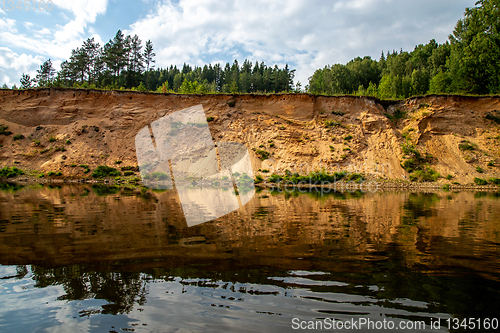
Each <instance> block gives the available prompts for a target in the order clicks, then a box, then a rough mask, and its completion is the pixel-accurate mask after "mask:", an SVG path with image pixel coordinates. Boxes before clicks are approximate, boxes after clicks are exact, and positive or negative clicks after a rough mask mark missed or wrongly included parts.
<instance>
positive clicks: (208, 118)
mask: <svg viewBox="0 0 500 333" xmlns="http://www.w3.org/2000/svg"><path fill="white" fill-rule="evenodd" d="M214 119H215V118H214V117H207V122H211V121H214Z"/></svg>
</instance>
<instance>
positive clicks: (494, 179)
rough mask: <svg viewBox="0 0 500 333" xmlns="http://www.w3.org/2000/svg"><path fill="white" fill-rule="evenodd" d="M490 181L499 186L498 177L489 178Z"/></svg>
mask: <svg viewBox="0 0 500 333" xmlns="http://www.w3.org/2000/svg"><path fill="white" fill-rule="evenodd" d="M490 183H493V184H495V185H499V186H500V178H490Z"/></svg>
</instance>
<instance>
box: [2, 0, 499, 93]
mask: <svg viewBox="0 0 500 333" xmlns="http://www.w3.org/2000/svg"><path fill="white" fill-rule="evenodd" d="M498 7H499V4H498V0H480V1H477V2H476V5H475V7H472V8H466V10H465V13H464V17H463V18H462V19H460V20H459V21H458V22H457V24H456V26H455V29H454V30H453V32H452V33H451V34H450V35H449V38H448V41H446V42H445V43H443V44H438V43H437V42H436V40H434V39H432V40H430V41H429V43H427V44H420V45H417V46H415V48H414V50H413V51H411V52H408V51H403V50H402V49H400V50H399V51H396V50H393V51H387V52H382V54H381V56H380V59H379V60H374V59H372V58H371V57H370V56H364V57H363V58H361V57H357V58H355V59H352V60H351V61H349V62H348V63H346V64H334V65H327V66H325V67H324V68H322V69H317V70H316V71H315V72H314V73H313V74H312V75H311V76H310V77H309V84H308V85H306V87H305V90H303V89H302V87H301V85H300V83H299V82H297V84H294V80H293V79H294V73H295V70H294V69H290V68H289V67H288V65H285V67H284V68H279V67H278V66H277V65H274V66H271V67H268V66H266V65H265V64H264V62H260V63H259V62H255V64H253V63H252V62H251V61H249V60H245V61H244V62H243V64H241V65H240V64H239V63H238V61H237V60H234V62H233V63H232V64H230V63H226V64H225V66H222V65H220V64H218V63H216V64H214V65H212V64H206V65H204V66H203V67H197V66H195V67H192V66H190V65H187V64H184V65H183V66H182V68H177V66H172V65H171V66H170V67H168V68H155V58H154V57H155V53H154V50H153V44H152V42H151V41H150V40H148V41H147V42H146V43H145V46H144V48H143V46H142V41H141V40H140V39H139V37H138V36H137V35H135V36H124V34H123V33H122V32H121V31H120V30H119V31H118V32H117V33H116V35H115V37H114V38H113V39H111V40H110V41H109V42H108V43H106V44H105V45H103V46H101V45H99V44H98V43H96V42H95V40H94V39H93V38H89V39H87V40H86V41H85V42H84V43H83V45H82V46H81V47H80V48H77V49H75V50H72V55H71V57H70V59H68V60H66V61H64V62H63V63H62V65H61V70H60V71H59V72H56V71H55V70H54V68H53V66H52V63H51V60H50V59H49V60H47V61H46V62H44V63H43V64H42V65H41V66H40V69H39V70H37V75H36V77H35V78H31V77H30V76H29V75H27V74H23V76H22V78H21V80H20V82H21V88H23V89H25V88H29V87H32V86H39V87H46V86H54V87H80V88H100V89H132V90H139V91H156V92H163V93H166V92H175V93H273V92H276V93H278V92H285V93H296V92H307V93H311V94H323V95H345V94H349V95H364V96H375V97H378V98H381V99H400V98H408V97H410V96H417V95H424V94H442V93H446V94H475V95H485V94H498V93H499V92H500V11H499V8H498ZM4 88H7V87H6V86H5V85H4Z"/></svg>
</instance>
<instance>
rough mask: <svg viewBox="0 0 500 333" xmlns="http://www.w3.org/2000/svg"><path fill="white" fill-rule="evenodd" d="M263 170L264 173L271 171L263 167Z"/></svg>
mask: <svg viewBox="0 0 500 333" xmlns="http://www.w3.org/2000/svg"><path fill="white" fill-rule="evenodd" d="M261 172H263V173H268V172H269V170H267V169H262V170H261Z"/></svg>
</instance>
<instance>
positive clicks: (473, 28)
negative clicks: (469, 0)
mask: <svg viewBox="0 0 500 333" xmlns="http://www.w3.org/2000/svg"><path fill="white" fill-rule="evenodd" d="M498 7H499V4H498V1H496V0H480V1H477V2H476V6H475V7H473V8H467V9H466V10H465V14H464V18H463V19H461V20H459V21H458V22H457V24H456V26H455V29H454V30H453V33H452V34H451V35H449V38H448V39H449V40H448V41H447V42H446V43H444V44H438V43H436V41H435V40H434V39H432V40H431V41H430V42H429V43H427V44H420V45H417V46H416V47H415V49H414V50H413V51H412V52H405V51H403V50H400V51H399V52H397V51H395V50H393V51H392V52H390V51H388V52H387V53H386V54H384V52H382V55H381V57H380V59H379V60H378V61H376V60H373V59H372V58H371V57H369V56H366V57H364V58H360V57H357V58H355V59H353V60H351V61H349V62H348V63H347V64H345V65H344V64H335V65H333V66H326V67H325V68H323V69H318V70H316V71H315V72H314V74H313V75H312V76H311V77H310V78H309V87H308V91H309V92H310V93H313V94H327V95H336V94H356V95H370V96H376V97H379V98H407V97H410V96H414V95H422V94H426V93H459V94H497V93H499V92H500V10H499V8H498Z"/></svg>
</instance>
